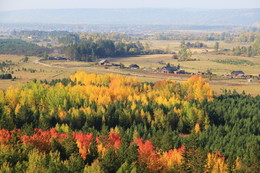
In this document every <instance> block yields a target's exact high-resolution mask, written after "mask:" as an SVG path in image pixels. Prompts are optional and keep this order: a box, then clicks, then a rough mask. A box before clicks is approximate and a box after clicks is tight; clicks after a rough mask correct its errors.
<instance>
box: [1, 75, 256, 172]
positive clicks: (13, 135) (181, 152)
mask: <svg viewBox="0 0 260 173" xmlns="http://www.w3.org/2000/svg"><path fill="white" fill-rule="evenodd" d="M259 105H260V96H259V95H258V96H251V95H246V94H245V93H242V94H238V93H237V92H235V91H234V92H233V91H226V90H225V91H223V94H221V95H218V96H215V95H214V94H213V91H212V89H211V87H210V85H209V84H208V83H207V82H206V81H205V80H204V79H203V78H202V77H198V76H192V77H191V78H189V79H188V80H187V81H184V82H175V81H173V80H169V79H168V80H161V81H157V82H151V83H148V82H141V81H139V80H137V79H136V78H131V77H126V76H120V75H115V74H106V75H97V74H87V73H85V72H83V71H79V72H77V73H75V75H73V76H71V77H70V78H65V79H60V80H53V81H50V82H47V81H37V80H34V81H31V82H29V83H27V84H25V85H23V86H20V87H9V88H8V89H7V90H0V115H1V116H0V129H2V130H0V147H1V149H0V170H1V172H71V173H72V172H86V173H94V172H95V173H98V172H100V173H114V172H117V173H136V172H140V173H143V172H144V173H146V172H147V173H158V172H169V173H170V172H173V173H174V172H183V173H187V172H199V173H202V172H205V173H208V172H215V173H219V172H220V173H225V172H257V170H259V165H260V164H259V161H260V155H259V150H260V147H259V129H260V124H259V122H260V112H259Z"/></svg>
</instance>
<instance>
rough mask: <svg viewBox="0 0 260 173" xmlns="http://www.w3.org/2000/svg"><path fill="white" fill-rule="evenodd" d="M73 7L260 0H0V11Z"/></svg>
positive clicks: (224, 5)
mask: <svg viewBox="0 0 260 173" xmlns="http://www.w3.org/2000/svg"><path fill="white" fill-rule="evenodd" d="M71 8H203V9H234V8H260V0H0V11H10V10H23V9H71Z"/></svg>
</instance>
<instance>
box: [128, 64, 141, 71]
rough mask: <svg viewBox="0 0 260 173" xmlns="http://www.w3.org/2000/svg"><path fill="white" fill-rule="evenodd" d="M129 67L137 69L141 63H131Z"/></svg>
mask: <svg viewBox="0 0 260 173" xmlns="http://www.w3.org/2000/svg"><path fill="white" fill-rule="evenodd" d="M129 68H130V69H135V70H138V69H140V67H139V65H137V64H131V65H129Z"/></svg>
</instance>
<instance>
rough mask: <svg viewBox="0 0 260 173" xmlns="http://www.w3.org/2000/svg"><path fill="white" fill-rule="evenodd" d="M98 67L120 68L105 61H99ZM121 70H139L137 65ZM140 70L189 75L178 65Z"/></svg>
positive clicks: (118, 65)
mask: <svg viewBox="0 0 260 173" xmlns="http://www.w3.org/2000/svg"><path fill="white" fill-rule="evenodd" d="M98 65H100V66H105V67H109V66H111V67H120V68H122V65H120V64H114V63H111V62H109V61H108V60H106V59H104V60H101V61H99V62H98ZM123 68H127V69H132V70H139V69H140V67H139V65H137V64H131V65H129V67H123ZM141 70H143V71H150V72H157V73H172V74H190V73H187V72H185V71H184V70H180V66H179V65H178V66H177V67H176V66H171V65H170V64H167V65H165V66H163V67H162V68H158V69H157V70H153V69H151V68H143V69H141Z"/></svg>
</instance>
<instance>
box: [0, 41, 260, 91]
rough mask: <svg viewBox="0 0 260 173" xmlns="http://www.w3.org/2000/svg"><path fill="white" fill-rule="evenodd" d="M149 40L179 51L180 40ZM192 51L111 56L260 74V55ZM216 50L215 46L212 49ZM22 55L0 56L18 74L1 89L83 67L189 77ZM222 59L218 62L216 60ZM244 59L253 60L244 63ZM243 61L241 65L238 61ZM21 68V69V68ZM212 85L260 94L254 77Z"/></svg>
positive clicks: (150, 78) (148, 76)
mask: <svg viewBox="0 0 260 173" xmlns="http://www.w3.org/2000/svg"><path fill="white" fill-rule="evenodd" d="M146 42H149V44H150V45H151V48H161V49H166V48H167V47H170V48H171V49H172V50H174V51H176V52H177V50H178V49H179V41H158V40H151V41H146ZM203 43H205V44H207V45H208V47H209V48H208V49H209V50H211V49H210V47H213V46H214V44H215V42H203ZM238 45H240V46H241V45H243V44H240V43H234V44H229V43H224V42H220V48H222V47H223V48H232V47H234V46H238ZM191 50H192V51H193V53H194V52H195V53H194V54H193V56H192V58H195V59H199V61H185V62H178V61H177V60H175V59H172V58H171V56H172V55H171V54H160V55H143V56H135V57H122V58H110V59H108V60H110V61H111V62H112V63H123V64H124V65H125V66H129V65H130V64H138V65H139V66H140V67H141V68H144V67H147V68H152V69H156V68H158V67H162V66H163V65H162V64H159V61H163V62H165V63H171V64H174V65H178V64H180V66H181V68H182V69H184V70H185V71H187V72H198V71H203V72H205V71H207V70H208V69H209V70H211V71H212V72H213V73H215V74H218V75H222V74H230V73H231V71H235V70H242V71H244V72H245V74H252V75H259V74H260V57H254V58H248V57H239V56H228V55H223V54H215V53H208V54H201V53H200V51H201V50H202V49H191ZM212 50H213V49H212ZM22 58H23V56H16V55H0V61H4V60H6V59H8V60H12V61H13V62H15V64H16V66H13V67H12V68H11V69H10V71H13V76H15V77H17V79H16V80H15V81H11V80H0V88H2V89H6V88H8V87H9V86H10V85H13V86H19V85H20V84H24V83H26V82H28V81H30V80H32V79H37V80H45V79H46V80H48V81H50V80H52V79H58V78H65V77H69V76H70V75H72V74H74V73H75V72H76V71H79V70H83V71H86V72H88V73H97V74H106V73H115V74H121V75H126V76H130V77H136V78H138V79H140V80H141V81H147V82H154V81H157V80H162V79H167V78H170V79H172V80H176V81H184V80H187V77H176V76H171V75H163V74H156V73H152V72H144V71H141V70H137V71H133V70H126V69H124V70H122V69H112V68H108V69H107V68H104V67H100V66H97V65H96V64H95V63H88V62H72V61H45V62H42V63H41V62H38V61H37V60H39V58H37V57H29V61H28V62H26V63H24V62H21V59H22ZM221 60H225V62H226V60H229V61H230V60H232V63H233V62H236V61H237V62H238V64H228V63H220V62H222V61H221ZM216 61H219V62H216ZM241 62H250V63H249V64H251V65H248V64H247V63H245V64H243V63H241ZM239 63H240V64H239ZM22 68H26V69H27V71H24V70H21V69H22ZM28 69H33V70H36V72H35V73H31V72H29V71H28ZM19 70H20V71H19ZM210 84H211V86H212V88H213V90H214V92H215V93H216V94H220V93H221V92H222V90H224V89H227V90H228V89H231V90H233V89H236V90H237V91H238V92H242V91H243V90H245V92H246V93H250V94H252V95H257V94H260V81H258V80H254V81H253V82H252V83H248V82H247V80H245V79H244V80H238V79H223V78H222V79H213V80H212V81H210Z"/></svg>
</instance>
